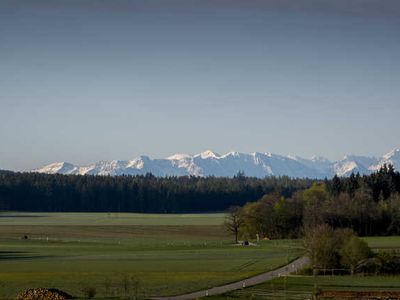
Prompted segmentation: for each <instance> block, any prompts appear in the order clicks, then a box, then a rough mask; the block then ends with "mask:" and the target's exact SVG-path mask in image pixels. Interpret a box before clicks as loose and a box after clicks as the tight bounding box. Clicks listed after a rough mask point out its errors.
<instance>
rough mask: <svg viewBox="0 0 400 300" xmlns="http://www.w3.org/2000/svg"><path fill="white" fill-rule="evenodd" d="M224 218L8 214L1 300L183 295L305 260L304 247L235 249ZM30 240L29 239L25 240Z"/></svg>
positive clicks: (1, 250) (0, 237)
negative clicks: (38, 292) (40, 291)
mask: <svg viewBox="0 0 400 300" xmlns="http://www.w3.org/2000/svg"><path fill="white" fill-rule="evenodd" d="M223 220H224V215H223V214H198V215H196V214H189V215H184V214H183V215H152V214H151V215H147V214H146V215H144V214H127V213H121V214H115V213H110V214H107V213H2V214H0V298H1V299H7V298H9V299H13V298H15V296H16V294H17V293H18V292H20V291H22V290H24V289H27V288H32V287H49V288H50V287H51V288H59V289H61V290H64V291H66V292H68V293H70V294H72V295H74V296H82V292H81V290H82V289H83V288H87V287H94V288H96V290H97V294H96V298H103V299H105V298H113V297H120V296H124V295H126V293H127V288H126V282H127V281H128V282H130V285H132V286H135V291H138V293H139V295H140V297H141V298H146V297H150V296H158V295H163V296H164V295H175V294H180V293H185V292H190V291H195V290H198V289H203V288H210V287H213V286H216V285H220V284H224V283H228V282H232V281H235V280H239V279H242V278H246V277H249V276H252V275H255V274H258V273H262V272H264V271H266V270H271V269H274V268H277V267H278V266H281V265H284V264H286V262H287V261H289V260H291V259H293V258H295V257H297V256H298V255H300V253H301V250H300V248H299V243H298V242H297V241H290V240H276V241H261V242H260V243H259V245H258V246H246V247H244V246H234V245H233V244H232V240H233V237H232V236H230V234H229V233H227V232H226V231H225V229H224V227H223V226H222V223H223ZM24 236H27V239H23V237H24Z"/></svg>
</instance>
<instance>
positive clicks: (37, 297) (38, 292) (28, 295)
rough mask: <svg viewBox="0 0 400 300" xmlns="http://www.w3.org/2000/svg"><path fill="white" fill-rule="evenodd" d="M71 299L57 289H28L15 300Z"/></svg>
mask: <svg viewBox="0 0 400 300" xmlns="http://www.w3.org/2000/svg"><path fill="white" fill-rule="evenodd" d="M65 299H72V296H71V295H68V294H67V293H65V292H63V291H59V290H57V289H44V288H37V289H29V290H26V291H24V292H22V293H21V294H19V295H18V296H17V300H65Z"/></svg>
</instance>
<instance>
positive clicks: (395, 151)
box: [383, 149, 400, 160]
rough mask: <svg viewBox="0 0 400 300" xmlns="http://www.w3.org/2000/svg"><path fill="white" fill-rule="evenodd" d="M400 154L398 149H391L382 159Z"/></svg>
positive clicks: (388, 158)
mask: <svg viewBox="0 0 400 300" xmlns="http://www.w3.org/2000/svg"><path fill="white" fill-rule="evenodd" d="M396 156H400V149H393V150H392V151H390V152H388V153H386V154H385V155H384V156H383V159H384V160H390V159H391V158H393V157H396Z"/></svg>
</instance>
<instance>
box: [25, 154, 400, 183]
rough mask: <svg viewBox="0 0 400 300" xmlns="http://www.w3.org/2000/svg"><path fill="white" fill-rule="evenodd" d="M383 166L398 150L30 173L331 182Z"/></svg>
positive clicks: (193, 158) (188, 159) (184, 158)
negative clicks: (285, 178) (369, 154)
mask: <svg viewBox="0 0 400 300" xmlns="http://www.w3.org/2000/svg"><path fill="white" fill-rule="evenodd" d="M384 164H392V165H393V166H394V167H395V169H397V170H400V149H394V150H392V151H390V152H388V153H387V154H385V155H383V156H382V157H380V158H376V157H367V156H355V155H348V156H345V157H344V158H343V159H341V160H338V161H330V160H328V159H326V158H323V157H313V158H311V159H304V158H301V157H298V156H283V155H278V154H272V153H260V152H254V153H250V154H246V153H239V152H229V153H226V154H223V155H220V154H218V153H215V152H213V151H211V150H207V151H204V152H201V153H199V154H195V155H190V154H175V155H172V156H169V157H167V158H164V159H151V158H150V157H148V156H140V157H138V158H134V159H132V160H113V161H100V162H97V163H94V164H91V165H88V166H77V165H73V164H71V163H68V162H59V163H53V164H50V165H47V166H44V167H42V168H38V169H35V170H32V172H37V173H47V174H66V175H68V174H71V175H72V174H80V175H85V174H87V175H111V176H116V175H144V174H146V173H152V174H153V175H155V176H159V177H165V176H187V175H193V176H216V177H233V176H235V175H236V174H237V173H238V172H239V171H242V172H244V173H245V175H246V176H253V177H260V178H262V177H265V176H284V175H286V176H289V177H297V178H305V177H308V178H325V177H327V178H331V177H333V176H334V175H338V176H349V175H350V174H351V173H357V172H358V173H360V174H370V173H372V172H374V171H376V170H378V169H379V168H380V167H381V166H382V165H384Z"/></svg>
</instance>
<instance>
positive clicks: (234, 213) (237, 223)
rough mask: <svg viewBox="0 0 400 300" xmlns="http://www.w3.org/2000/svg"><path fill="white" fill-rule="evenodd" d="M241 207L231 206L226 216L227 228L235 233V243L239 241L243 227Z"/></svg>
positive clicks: (225, 223)
mask: <svg viewBox="0 0 400 300" xmlns="http://www.w3.org/2000/svg"><path fill="white" fill-rule="evenodd" d="M241 209H242V208H241V207H239V206H231V207H230V208H229V210H228V213H227V215H226V218H225V222H224V226H225V228H226V229H227V230H228V231H229V232H231V233H233V234H234V235H235V243H237V242H238V237H239V229H240V227H242V225H243V223H244V220H243V217H242V214H241Z"/></svg>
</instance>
